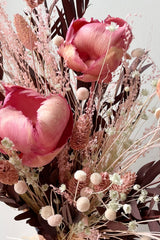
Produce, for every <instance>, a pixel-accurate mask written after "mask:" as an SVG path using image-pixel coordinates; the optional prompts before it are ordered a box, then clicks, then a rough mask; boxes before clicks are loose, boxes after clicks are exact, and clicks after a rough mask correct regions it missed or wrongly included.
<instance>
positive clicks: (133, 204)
mask: <svg viewBox="0 0 160 240" xmlns="http://www.w3.org/2000/svg"><path fill="white" fill-rule="evenodd" d="M131 207H132V212H131V214H132V216H133V217H135V219H138V220H142V217H141V214H140V212H139V209H138V206H137V202H136V200H134V201H132V202H131Z"/></svg>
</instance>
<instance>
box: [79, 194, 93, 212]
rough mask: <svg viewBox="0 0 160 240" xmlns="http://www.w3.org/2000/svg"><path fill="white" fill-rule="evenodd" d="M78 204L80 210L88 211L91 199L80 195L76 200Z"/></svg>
mask: <svg viewBox="0 0 160 240" xmlns="http://www.w3.org/2000/svg"><path fill="white" fill-rule="evenodd" d="M76 206H77V209H78V211H79V212H86V211H88V210H89V208H90V201H89V199H88V198H87V197H80V198H78V200H77V202H76Z"/></svg>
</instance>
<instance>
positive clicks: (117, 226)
mask: <svg viewBox="0 0 160 240" xmlns="http://www.w3.org/2000/svg"><path fill="white" fill-rule="evenodd" d="M106 225H107V227H108V228H109V229H111V230H113V231H126V230H127V229H128V228H127V226H126V225H124V224H123V223H121V222H111V221H109V222H108V223H107V224H106Z"/></svg>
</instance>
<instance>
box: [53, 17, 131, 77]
mask: <svg viewBox="0 0 160 240" xmlns="http://www.w3.org/2000/svg"><path fill="white" fill-rule="evenodd" d="M114 27H115V29H114ZM131 40H132V32H131V29H130V26H129V25H128V23H127V22H126V21H124V20H123V19H120V18H112V17H110V16H108V17H107V18H106V19H105V20H104V22H99V21H98V20H93V19H91V21H90V22H87V21H86V20H85V19H84V18H81V19H78V20H75V21H73V22H72V23H71V25H70V27H69V29H68V32H67V35H66V41H65V42H64V43H63V44H61V46H60V48H59V50H58V52H59V54H60V55H61V56H62V57H63V58H64V59H65V61H66V64H67V65H68V67H69V68H71V69H73V70H74V71H76V72H80V73H81V75H80V76H78V77H77V78H78V79H79V80H81V81H84V82H95V81H97V80H98V81H100V82H102V81H103V82H109V81H110V80H111V72H113V71H114V70H115V69H116V68H117V67H118V66H119V65H120V63H121V59H122V57H123V54H124V53H125V51H126V50H127V49H128V47H129V44H130V42H131ZM78 75H79V74H78Z"/></svg>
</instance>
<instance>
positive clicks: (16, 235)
mask: <svg viewBox="0 0 160 240" xmlns="http://www.w3.org/2000/svg"><path fill="white" fill-rule="evenodd" d="M0 1H1V0H0ZM22 6H24V7H25V6H26V5H25V2H24V0H14V1H13V0H7V5H6V9H7V12H8V13H9V15H10V16H13V14H15V13H18V12H20V11H21V8H22ZM159 9H160V1H159V0H134V1H133V0H91V6H90V7H89V9H88V11H87V14H86V17H87V18H88V19H89V18H90V17H94V18H97V19H101V20H103V19H104V18H106V16H107V15H108V14H110V15H111V16H114V17H122V18H125V19H126V17H127V16H128V17H127V19H128V21H129V22H130V23H131V25H132V27H133V34H134V36H135V39H134V40H133V43H132V45H131V49H133V48H135V47H141V48H146V49H147V50H150V52H151V53H150V55H151V57H152V59H153V61H154V62H155V63H156V64H157V66H158V67H159V68H160V17H159ZM17 214H18V212H17V211H16V210H14V209H11V208H9V207H8V206H6V205H4V204H2V203H0V230H1V231H0V239H2V240H7V239H12V240H14V239H17V240H18V239H27V240H29V239H30V237H31V236H32V235H34V234H35V230H34V229H32V228H31V227H29V226H28V225H26V224H25V221H24V222H22V221H21V222H16V223H15V221H14V220H13V219H14V216H15V215H17Z"/></svg>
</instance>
